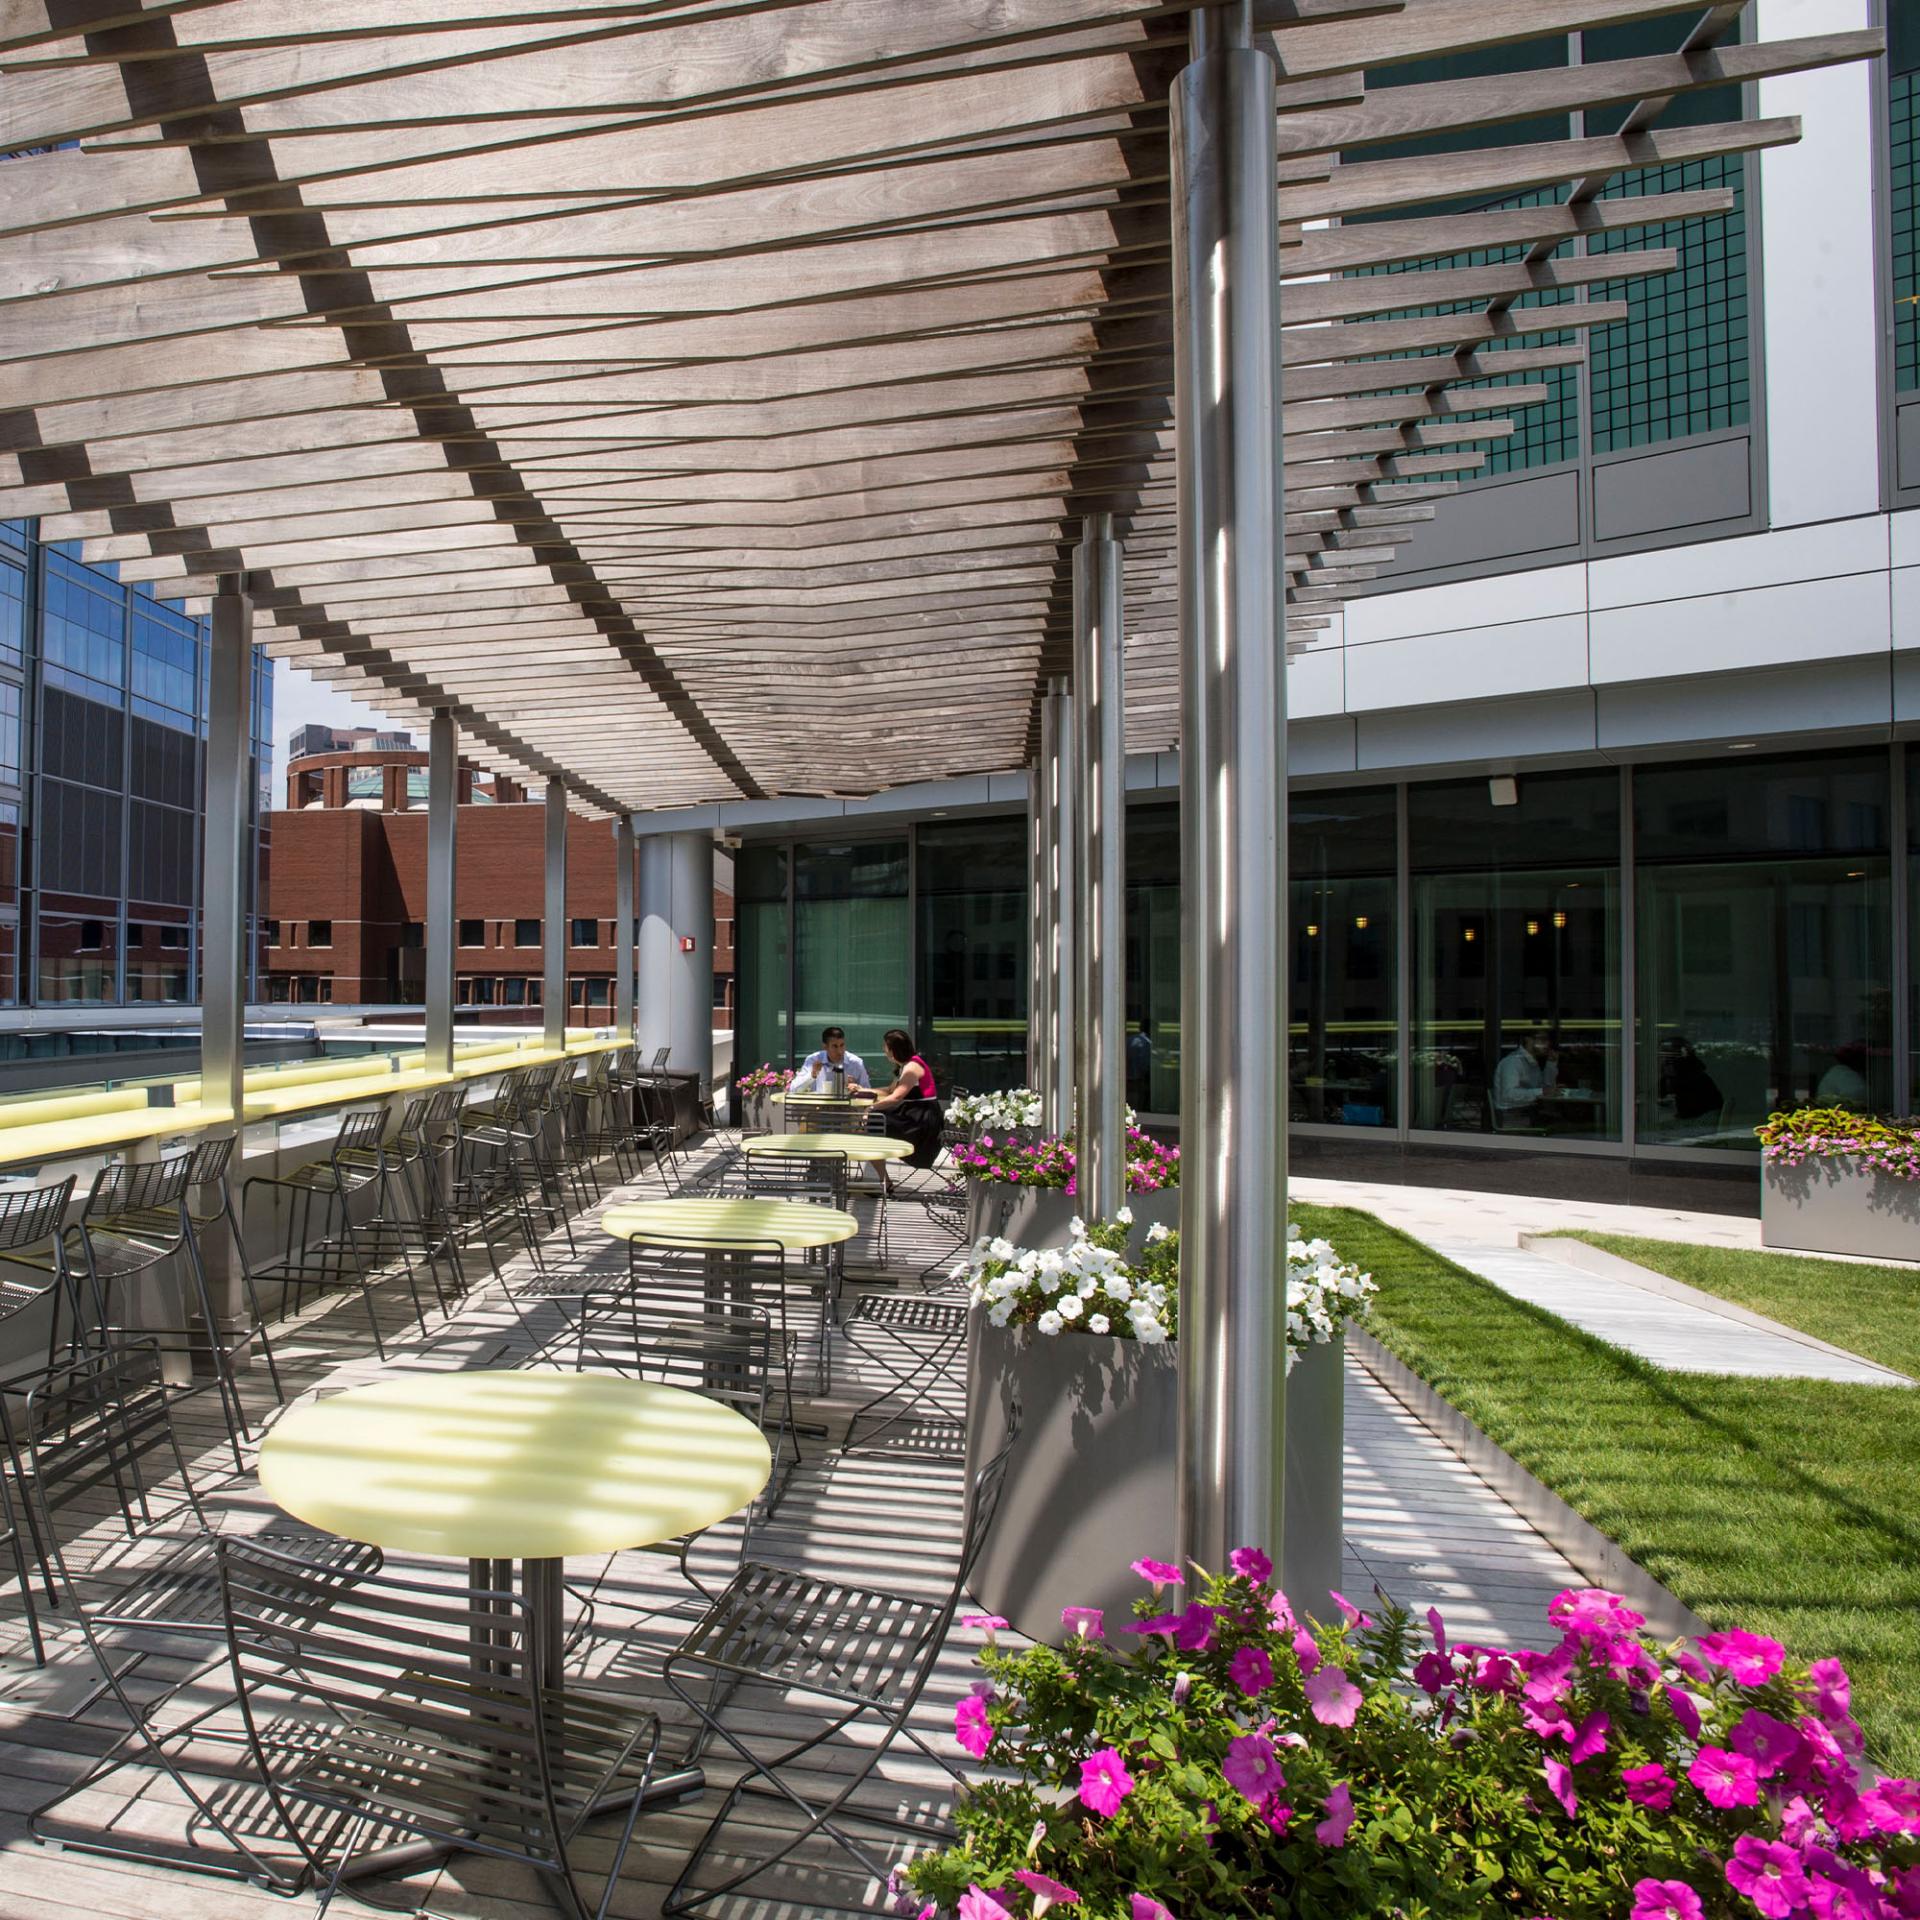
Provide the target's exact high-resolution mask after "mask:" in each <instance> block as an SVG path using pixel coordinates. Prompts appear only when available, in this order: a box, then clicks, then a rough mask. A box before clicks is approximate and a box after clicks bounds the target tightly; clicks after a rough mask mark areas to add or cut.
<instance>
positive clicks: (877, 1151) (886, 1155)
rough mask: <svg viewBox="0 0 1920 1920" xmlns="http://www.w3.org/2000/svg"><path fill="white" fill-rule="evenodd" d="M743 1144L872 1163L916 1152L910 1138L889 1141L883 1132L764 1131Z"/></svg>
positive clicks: (746, 1147) (766, 1150) (749, 1150)
mask: <svg viewBox="0 0 1920 1920" xmlns="http://www.w3.org/2000/svg"><path fill="white" fill-rule="evenodd" d="M742 1146H743V1149H744V1151H746V1152H747V1153H840V1154H845V1155H846V1157H847V1158H848V1159H849V1160H858V1161H863V1162H865V1163H867V1164H869V1165H871V1164H873V1163H874V1162H877V1161H881V1160H904V1159H905V1158H906V1157H907V1155H908V1154H910V1153H911V1152H912V1151H913V1145H912V1142H911V1141H907V1140H890V1139H889V1138H888V1137H887V1136H886V1135H885V1134H884V1133H761V1134H756V1135H754V1137H753V1138H752V1139H751V1140H747V1141H744V1142H742Z"/></svg>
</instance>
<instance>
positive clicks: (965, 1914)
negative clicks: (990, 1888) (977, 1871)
mask: <svg viewBox="0 0 1920 1920" xmlns="http://www.w3.org/2000/svg"><path fill="white" fill-rule="evenodd" d="M960 1920H1013V1915H1012V1913H1011V1912H1010V1911H1009V1910H1008V1909H1007V1908H1005V1907H1003V1906H1002V1905H1001V1904H1000V1902H999V1901H998V1900H996V1899H995V1898H994V1897H993V1895H992V1894H990V1893H988V1892H987V1891H986V1890H985V1889H984V1888H982V1887H969V1888H968V1889H967V1890H966V1892H965V1893H963V1894H962V1895H961V1896H960Z"/></svg>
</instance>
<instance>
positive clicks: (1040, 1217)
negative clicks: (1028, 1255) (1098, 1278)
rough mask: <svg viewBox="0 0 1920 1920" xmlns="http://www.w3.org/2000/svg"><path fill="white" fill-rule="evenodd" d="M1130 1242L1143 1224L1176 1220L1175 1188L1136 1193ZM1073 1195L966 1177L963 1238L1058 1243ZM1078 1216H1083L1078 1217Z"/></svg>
mask: <svg viewBox="0 0 1920 1920" xmlns="http://www.w3.org/2000/svg"><path fill="white" fill-rule="evenodd" d="M1128 1205H1129V1206H1131V1207H1132V1209H1133V1234H1132V1243H1133V1244H1134V1245H1135V1246H1138V1244H1139V1243H1140V1241H1141V1239H1142V1238H1143V1237H1144V1235H1145V1234H1146V1231H1147V1229H1148V1228H1149V1227H1150V1226H1152V1225H1153V1224H1154V1222H1155V1221H1158V1222H1159V1223H1160V1224H1161V1225H1162V1226H1165V1227H1172V1228H1177V1227H1178V1226H1179V1225H1180V1189H1179V1188H1178V1187H1163V1188H1162V1189H1161V1190H1160V1191H1159V1192H1158V1193H1136V1194H1134V1195H1133V1196H1132V1197H1131V1199H1130V1200H1129V1201H1128ZM1079 1213H1080V1201H1079V1197H1078V1196H1077V1195H1075V1194H1070V1193H1064V1192H1062V1191H1061V1190H1060V1189H1059V1188H1058V1187H1016V1186H1012V1185H1010V1184H1008V1183H1007V1182H1006V1181H1004V1180H969V1181H968V1182H967V1243H968V1245H969V1246H971V1245H972V1243H973V1242H974V1241H975V1240H978V1239H980V1238H981V1237H982V1236H983V1235H991V1234H996V1233H1000V1234H1005V1235H1006V1237H1007V1238H1008V1239H1009V1240H1011V1241H1012V1242H1013V1244H1014V1245H1015V1246H1016V1247H1064V1246H1065V1245H1066V1244H1067V1242H1068V1240H1069V1239H1070V1238H1071V1237H1072V1225H1073V1220H1074V1216H1075V1215H1076V1214H1079ZM1082 1217H1084V1216H1082Z"/></svg>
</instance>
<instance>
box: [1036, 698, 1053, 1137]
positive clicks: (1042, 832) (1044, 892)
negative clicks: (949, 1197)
mask: <svg viewBox="0 0 1920 1920" xmlns="http://www.w3.org/2000/svg"><path fill="white" fill-rule="evenodd" d="M1059 763H1060V708H1059V705H1058V703H1057V702H1056V701H1055V699H1054V697H1053V692H1052V689H1051V688H1049V689H1048V691H1047V692H1046V693H1044V694H1043V695H1041V698H1040V763H1039V765H1038V766H1037V767H1036V768H1035V769H1034V775H1033V839H1034V851H1033V859H1034V872H1033V1011H1032V1013H1031V1015H1030V1016H1029V1018H1030V1021H1031V1024H1032V1028H1033V1088H1034V1091H1035V1092H1036V1093H1037V1094H1039V1096H1040V1125H1041V1127H1042V1129H1043V1130H1044V1131H1045V1132H1047V1133H1057V1132H1059V1130H1060V1128H1059V1109H1060V1095H1059V1089H1058V1087H1057V1086H1056V1084H1055V1082H1054V1067H1055V1065H1056V1064H1057V1060H1058V1055H1057V1053H1056V1050H1055V1047H1054V1038H1053V1035H1054V1021H1055V1019H1056V1017H1057V1015H1058V1010H1059V1004H1060V896H1059V893H1058V892H1057V890H1056V874H1055V856H1054V848H1055V847H1057V846H1058V845H1059V844H1060V790H1059Z"/></svg>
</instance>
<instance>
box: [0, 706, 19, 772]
mask: <svg viewBox="0 0 1920 1920" xmlns="http://www.w3.org/2000/svg"><path fill="white" fill-rule="evenodd" d="M0 780H5V781H9V782H11V783H12V784H14V785H16V786H17V785H18V784H19V781H20V685H19V682H18V681H15V680H0Z"/></svg>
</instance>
